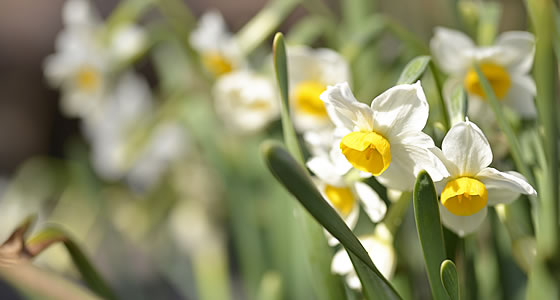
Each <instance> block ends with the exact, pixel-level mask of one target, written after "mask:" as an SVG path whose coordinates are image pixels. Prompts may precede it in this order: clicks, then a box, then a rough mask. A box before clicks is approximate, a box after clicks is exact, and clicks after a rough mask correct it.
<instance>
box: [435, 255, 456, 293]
mask: <svg viewBox="0 0 560 300" xmlns="http://www.w3.org/2000/svg"><path fill="white" fill-rule="evenodd" d="M440 272H441V283H442V284H443V287H444V288H445V290H446V291H447V295H449V298H451V300H459V295H460V293H459V278H458V277H457V268H456V267H455V264H454V263H453V262H452V261H450V260H448V259H446V260H444V261H443V263H442V264H441V271H440Z"/></svg>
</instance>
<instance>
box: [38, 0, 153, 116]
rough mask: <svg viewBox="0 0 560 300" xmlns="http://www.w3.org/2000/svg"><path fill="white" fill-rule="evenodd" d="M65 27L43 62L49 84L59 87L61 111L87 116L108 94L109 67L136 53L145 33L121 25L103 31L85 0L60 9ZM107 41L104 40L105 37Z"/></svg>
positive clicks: (143, 41)
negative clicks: (53, 50) (51, 52)
mask: <svg viewBox="0 0 560 300" xmlns="http://www.w3.org/2000/svg"><path fill="white" fill-rule="evenodd" d="M63 23H64V26H65V27H64V29H63V30H62V31H61V32H60V34H59V35H58V37H57V39H56V45H55V50H56V53H54V54H52V55H50V56H48V57H47V58H46V59H45V62H44V72H45V77H46V78H47V80H48V82H49V84H50V85H51V86H53V87H57V88H60V89H61V93H62V95H61V103H60V105H61V109H62V112H63V113H64V114H66V115H68V116H71V117H87V116H88V115H89V114H91V113H92V112H96V111H97V110H98V109H99V108H100V106H102V105H103V102H104V101H106V100H107V99H106V96H107V93H110V91H109V90H110V89H111V79H110V78H109V76H110V75H111V72H112V71H113V70H112V68H113V67H115V66H117V65H118V64H119V62H121V61H123V60H128V59H130V58H131V57H132V56H134V55H137V54H138V53H139V52H140V51H141V49H142V48H143V47H144V46H145V44H146V38H145V34H144V32H143V31H142V30H141V29H140V28H138V27H135V26H133V25H122V26H120V27H118V28H117V29H116V30H115V31H114V32H106V31H105V29H106V28H105V27H104V26H103V24H102V22H101V19H100V18H99V16H98V15H97V12H96V11H95V10H94V9H93V7H92V6H91V4H90V2H89V1H87V0H68V1H67V2H66V3H65V5H64V8H63ZM105 36H106V37H108V39H109V42H107V43H105V42H103V40H104V37H105Z"/></svg>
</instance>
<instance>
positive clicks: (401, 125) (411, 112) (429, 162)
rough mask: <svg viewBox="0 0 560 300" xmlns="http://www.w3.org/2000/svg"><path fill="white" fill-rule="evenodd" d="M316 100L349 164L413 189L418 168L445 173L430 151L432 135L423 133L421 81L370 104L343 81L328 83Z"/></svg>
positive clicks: (425, 107) (394, 185) (434, 175)
mask: <svg viewBox="0 0 560 300" xmlns="http://www.w3.org/2000/svg"><path fill="white" fill-rule="evenodd" d="M321 99H322V100H323V101H324V102H325V104H326V107H327V111H328V113H329V116H330V118H331V120H332V121H333V123H334V124H335V125H336V127H337V129H336V130H337V134H339V135H341V136H343V137H342V140H341V142H340V149H341V150H342V154H344V156H345V157H346V159H347V160H348V161H349V162H350V163H351V164H352V166H354V168H356V169H358V170H360V171H364V172H368V173H371V174H373V175H374V176H377V180H378V181H379V182H381V183H382V184H384V185H385V186H387V187H389V188H392V189H397V190H401V191H409V190H411V189H412V188H413V186H414V182H415V181H416V175H418V172H420V171H421V170H426V171H427V172H428V173H429V174H430V175H431V176H432V178H437V179H435V180H441V179H442V178H443V177H445V176H447V175H448V173H447V170H446V169H445V166H444V165H443V164H442V163H441V161H440V160H439V159H438V158H437V157H436V155H435V154H433V153H432V152H431V151H430V149H432V148H435V145H434V142H433V140H432V138H431V137H430V136H428V135H427V134H425V133H423V132H422V129H423V128H424V126H425V125H426V122H427V120H428V113H429V112H428V111H429V108H428V102H427V101H426V96H425V95H424V91H423V90H422V86H421V85H420V82H418V83H416V84H403V85H398V86H395V87H393V88H391V89H389V90H387V91H385V92H384V93H383V94H381V95H379V96H378V97H376V98H375V99H374V100H373V101H372V102H371V107H370V106H368V105H366V104H364V103H361V102H358V100H356V98H354V95H353V94H352V91H351V90H350V87H349V86H348V83H341V84H337V85H336V86H329V87H328V88H327V90H326V91H325V92H324V93H323V94H321Z"/></svg>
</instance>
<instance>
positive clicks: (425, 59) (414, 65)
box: [397, 55, 431, 84]
mask: <svg viewBox="0 0 560 300" xmlns="http://www.w3.org/2000/svg"><path fill="white" fill-rule="evenodd" d="M430 60H431V57H430V56H428V55H422V56H418V57H415V58H414V59H412V60H411V61H410V62H409V63H408V64H407V65H406V66H405V67H404V70H403V71H402V73H401V76H400V77H399V80H397V84H412V83H415V82H416V81H417V80H418V79H420V77H422V74H424V72H425V71H426V68H427V67H428V64H429V63H430Z"/></svg>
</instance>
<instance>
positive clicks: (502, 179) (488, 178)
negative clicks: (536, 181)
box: [476, 168, 537, 205]
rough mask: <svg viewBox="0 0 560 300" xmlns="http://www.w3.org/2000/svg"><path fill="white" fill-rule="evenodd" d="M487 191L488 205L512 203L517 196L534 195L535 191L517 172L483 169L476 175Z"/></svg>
mask: <svg viewBox="0 0 560 300" xmlns="http://www.w3.org/2000/svg"><path fill="white" fill-rule="evenodd" d="M476 178H477V179H479V180H480V181H481V182H482V183H484V186H485V187H486V189H487V190H488V205H496V204H500V203H505V204H507V203H510V202H513V201H514V200H515V199H517V197H518V196H519V194H528V195H536V194H537V191H535V189H534V188H533V187H532V186H531V185H530V184H529V183H528V182H527V180H526V179H525V177H523V175H521V174H519V173H517V172H513V171H510V172H500V171H498V170H496V169H494V168H485V169H483V170H482V171H480V173H478V174H477V175H476Z"/></svg>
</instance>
